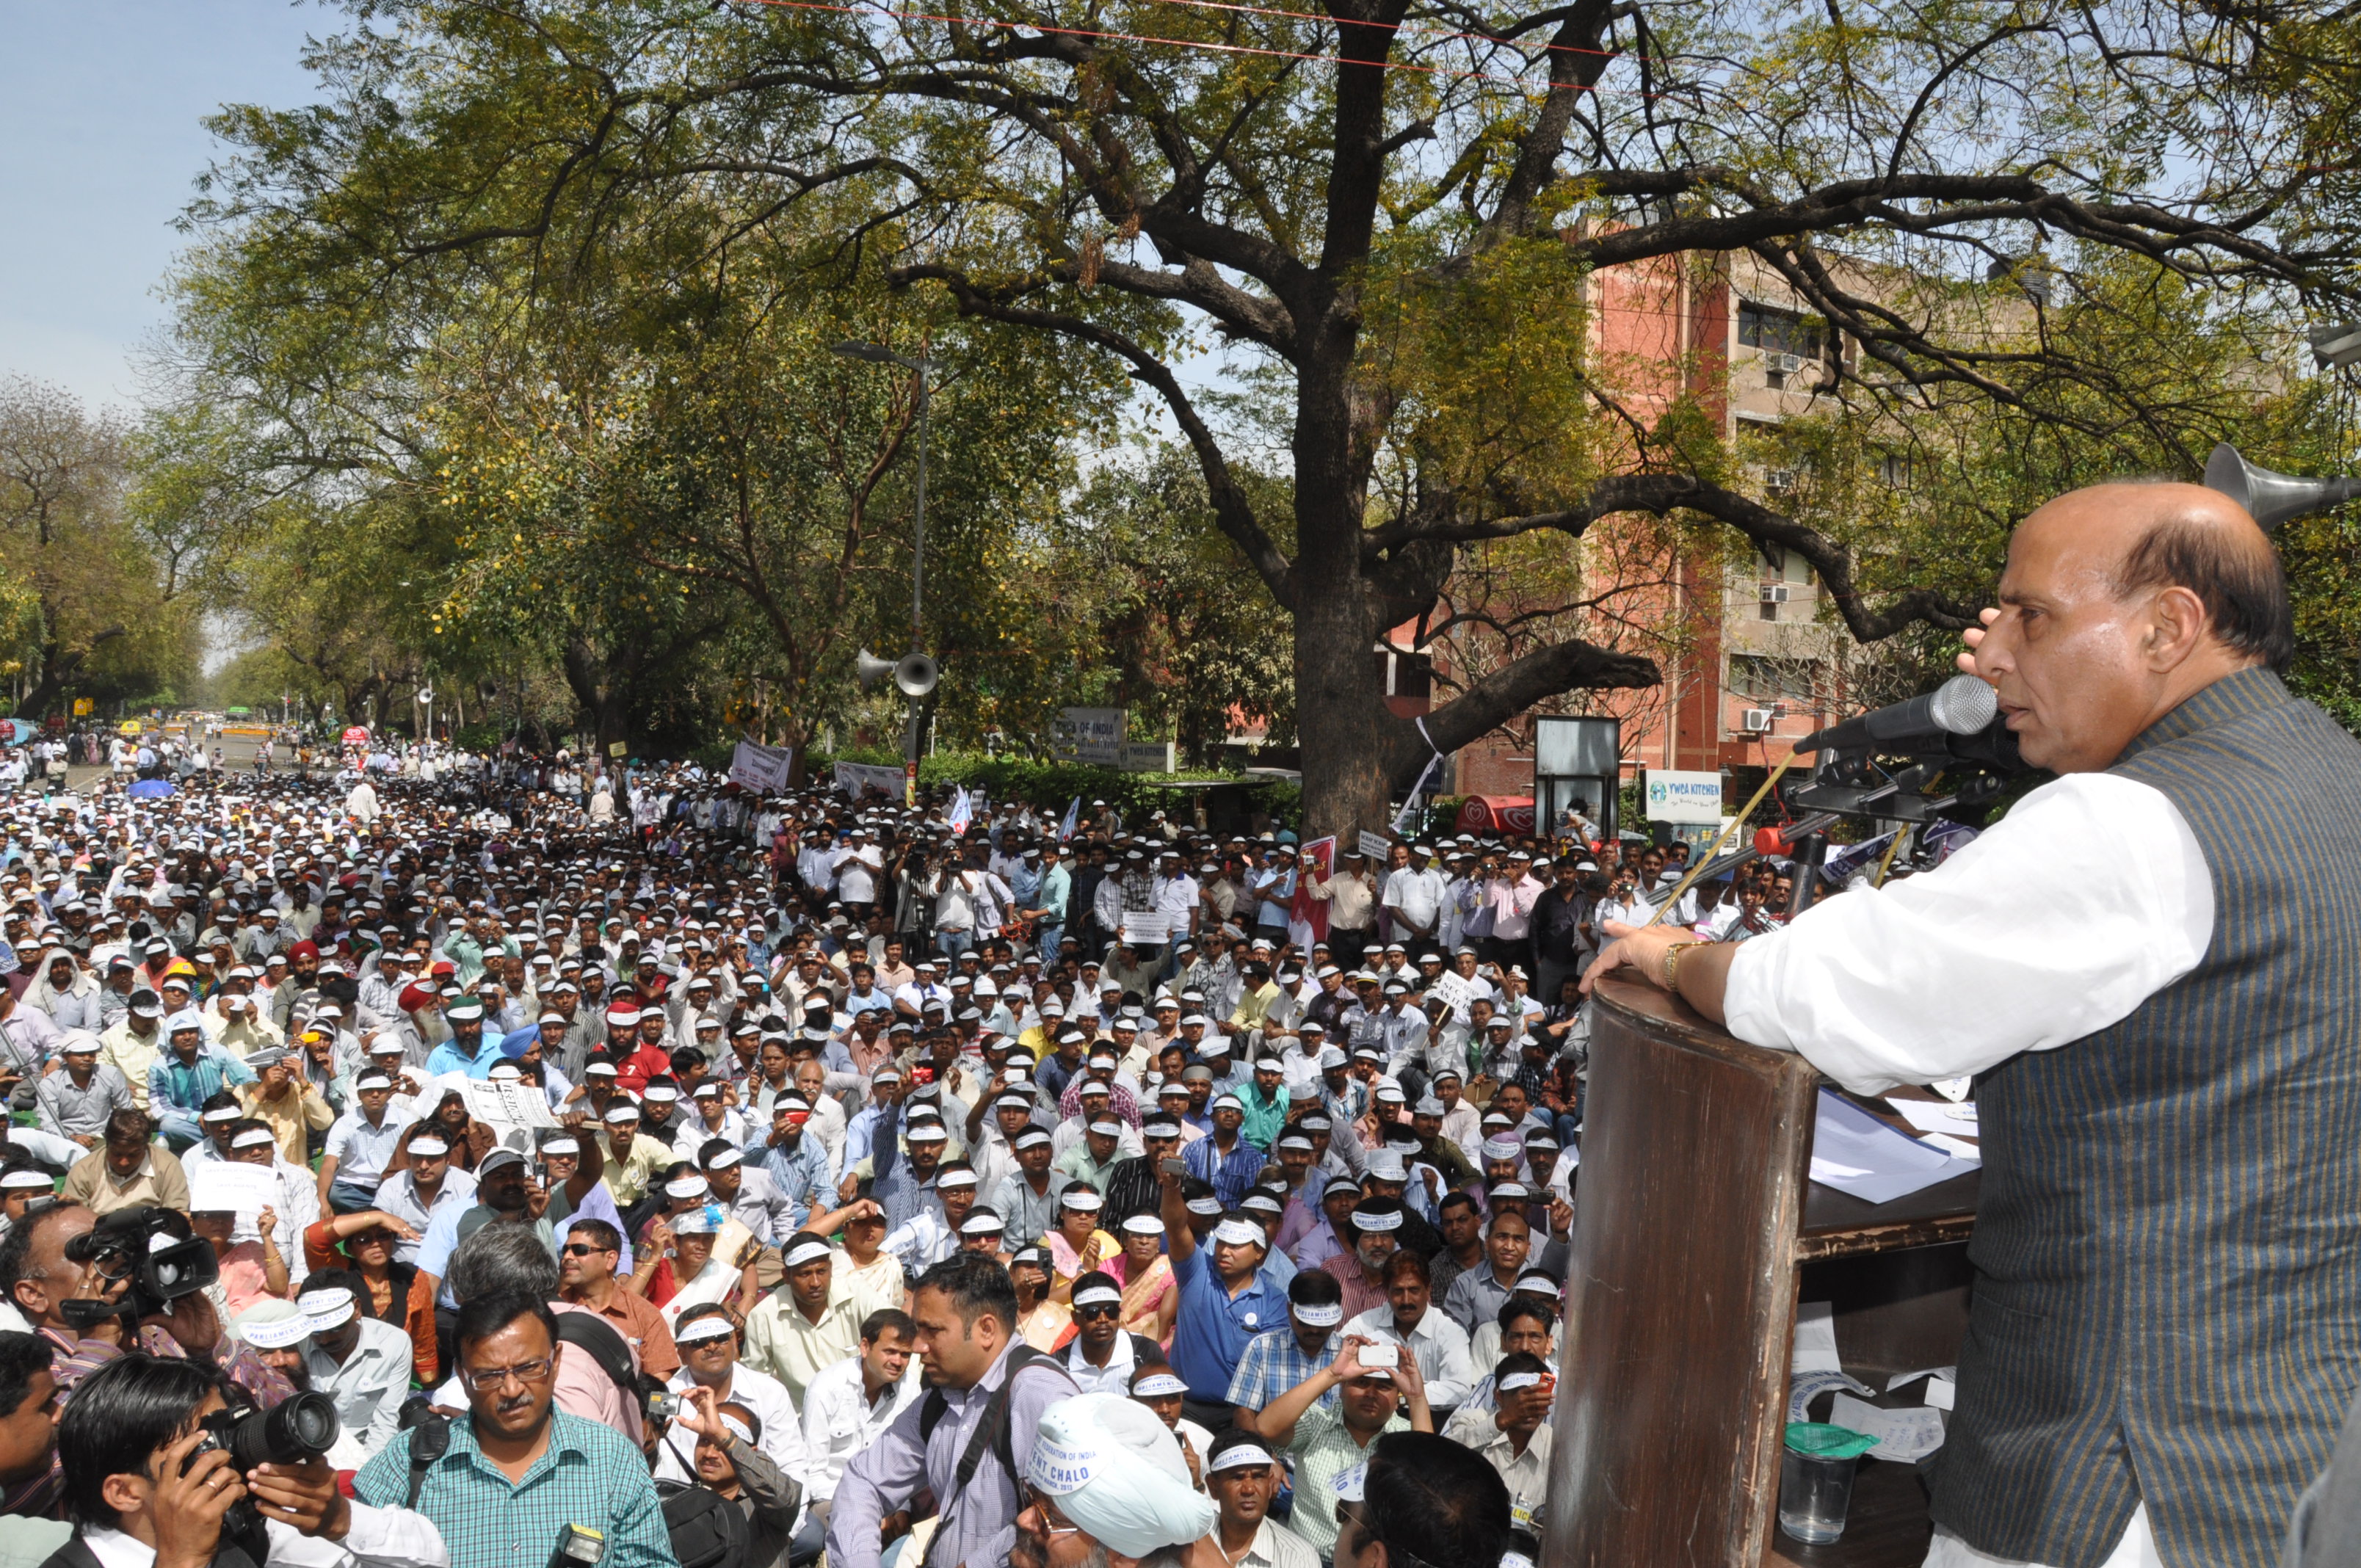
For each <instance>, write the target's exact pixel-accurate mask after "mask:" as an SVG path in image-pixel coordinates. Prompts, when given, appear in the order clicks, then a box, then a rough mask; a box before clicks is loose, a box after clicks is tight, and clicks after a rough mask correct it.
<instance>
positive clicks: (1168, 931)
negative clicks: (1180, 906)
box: [1123, 909, 1172, 948]
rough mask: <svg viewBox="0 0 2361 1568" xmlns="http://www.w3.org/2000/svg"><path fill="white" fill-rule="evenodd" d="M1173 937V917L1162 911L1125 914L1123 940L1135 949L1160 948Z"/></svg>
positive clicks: (1153, 910)
mask: <svg viewBox="0 0 2361 1568" xmlns="http://www.w3.org/2000/svg"><path fill="white" fill-rule="evenodd" d="M1171 935H1172V916H1170V915H1168V914H1166V913H1165V912H1164V911H1163V910H1160V909H1126V910H1125V911H1124V912H1123V939H1124V940H1125V941H1126V942H1128V943H1130V944H1131V945H1132V946H1133V947H1135V948H1160V947H1162V946H1163V945H1164V943H1165V942H1166V941H1167V940H1168V939H1169V938H1170V937H1171Z"/></svg>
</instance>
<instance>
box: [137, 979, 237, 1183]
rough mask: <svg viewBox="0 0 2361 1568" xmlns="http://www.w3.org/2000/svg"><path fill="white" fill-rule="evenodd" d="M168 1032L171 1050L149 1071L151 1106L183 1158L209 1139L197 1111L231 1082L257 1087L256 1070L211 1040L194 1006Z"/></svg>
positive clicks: (177, 1016)
mask: <svg viewBox="0 0 2361 1568" xmlns="http://www.w3.org/2000/svg"><path fill="white" fill-rule="evenodd" d="M164 1033H165V1036H166V1037H167V1039H168V1040H169V1041H170V1047H169V1048H168V1049H167V1050H166V1051H165V1052H164V1054H163V1055H162V1056H160V1057H159V1058H156V1061H155V1063H154V1064H153V1065H152V1066H150V1067H149V1068H148V1111H149V1113H151V1114H152V1115H154V1116H155V1118H156V1119H157V1121H158V1122H159V1123H161V1124H163V1129H164V1141H165V1142H166V1143H168V1144H170V1146H171V1147H172V1152H173V1153H174V1154H178V1153H180V1152H181V1150H182V1149H185V1148H188V1147H189V1146H192V1144H194V1143H195V1142H196V1141H197V1140H198V1139H200V1138H202V1137H203V1136H204V1128H203V1126H202V1125H200V1124H199V1123H198V1121H197V1113H199V1112H201V1111H203V1109H204V1105H205V1102H206V1101H208V1100H210V1099H212V1098H213V1097H214V1095H216V1094H218V1093H220V1092H221V1091H222V1090H223V1089H225V1087H227V1086H228V1085H230V1084H233V1083H252V1082H253V1081H254V1069H252V1068H250V1067H247V1065H246V1064H245V1063H244V1062H242V1061H240V1060H238V1059H237V1058H236V1057H234V1056H231V1055H230V1054H229V1053H228V1052H227V1051H225V1050H223V1049H222V1048H221V1047H218V1046H215V1045H213V1044H211V1043H210V1042H208V1041H207V1040H206V1038H205V1021H204V1019H203V1017H201V1016H199V1014H198V1013H197V1010H196V1009H195V1008H193V1007H184V1008H182V1009H181V1011H180V1012H178V1013H175V1014H172V1015H171V1017H170V1018H168V1019H166V1020H165V1023H164Z"/></svg>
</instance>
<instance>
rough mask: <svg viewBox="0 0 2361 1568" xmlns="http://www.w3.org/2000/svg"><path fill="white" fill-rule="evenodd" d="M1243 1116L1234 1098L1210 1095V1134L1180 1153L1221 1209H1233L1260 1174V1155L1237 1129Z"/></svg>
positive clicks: (1227, 1094)
mask: <svg viewBox="0 0 2361 1568" xmlns="http://www.w3.org/2000/svg"><path fill="white" fill-rule="evenodd" d="M1245 1124H1246V1107H1245V1106H1243V1105H1241V1104H1239V1103H1238V1097H1237V1096H1236V1095H1235V1094H1229V1093H1222V1094H1216V1095H1214V1096H1213V1132H1212V1133H1211V1134H1209V1135H1206V1136H1204V1137H1202V1138H1199V1139H1198V1140H1197V1141H1196V1142H1195V1143H1192V1144H1191V1145H1189V1146H1187V1147H1186V1148H1183V1149H1182V1150H1181V1151H1180V1158H1181V1161H1182V1162H1183V1163H1184V1164H1186V1165H1187V1166H1188V1168H1189V1174H1190V1175H1191V1176H1193V1177H1195V1178H1196V1179H1198V1180H1200V1181H1202V1182H1206V1183H1209V1184H1210V1185H1211V1186H1212V1187H1213V1194H1214V1196H1215V1197H1217V1198H1219V1199H1221V1201H1222V1207H1223V1208H1224V1209H1235V1208H1236V1207H1237V1206H1238V1200H1240V1199H1241V1198H1244V1197H1245V1196H1246V1189H1247V1188H1249V1187H1252V1186H1253V1185H1254V1179H1255V1178H1256V1177H1257V1176H1259V1175H1261V1174H1262V1168H1263V1152H1262V1150H1260V1149H1258V1148H1257V1147H1255V1146H1254V1145H1252V1144H1250V1143H1248V1142H1246V1137H1245V1135H1244V1134H1243V1133H1242V1132H1241V1130H1240V1129H1241V1128H1243V1127H1244V1126H1245Z"/></svg>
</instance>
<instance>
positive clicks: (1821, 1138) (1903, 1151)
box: [1812, 1089, 1978, 1203]
mask: <svg viewBox="0 0 2361 1568" xmlns="http://www.w3.org/2000/svg"><path fill="white" fill-rule="evenodd" d="M1977 1163H1978V1162H1977V1161H1975V1160H1972V1159H1961V1158H1960V1157H1957V1156H1955V1155H1949V1154H1946V1153H1944V1152H1943V1151H1942V1150H1940V1149H1938V1148H1931V1147H1929V1146H1927V1145H1926V1144H1923V1143H1921V1142H1919V1141H1918V1140H1917V1139H1916V1138H1914V1137H1911V1136H1909V1135H1906V1134H1904V1133H1900V1132H1897V1131H1895V1130H1894V1128H1892V1127H1890V1126H1888V1125H1886V1124H1884V1123H1883V1122H1881V1121H1879V1120H1878V1119H1877V1118H1876V1117H1874V1116H1872V1115H1871V1114H1870V1113H1868V1112H1866V1111H1864V1110H1862V1109H1861V1107H1860V1106H1858V1105H1855V1104H1853V1103H1852V1102H1850V1101H1848V1100H1845V1099H1843V1098H1841V1097H1840V1096H1839V1095H1836V1094H1833V1093H1831V1092H1829V1091H1828V1090H1825V1089H1823V1090H1821V1091H1820V1102H1819V1111H1818V1115H1817V1119H1816V1120H1815V1121H1814V1123H1813V1127H1812V1179H1813V1180H1814V1181H1817V1182H1818V1183H1819V1184H1820V1185H1822V1186H1823V1187H1833V1188H1835V1189H1836V1190H1838V1191H1839V1192H1843V1193H1848V1194H1850V1195H1851V1196H1852V1197H1855V1198H1858V1199H1860V1200H1861V1201H1862V1202H1864V1203H1891V1202H1893V1201H1894V1200H1895V1199H1896V1198H1906V1197H1908V1196H1909V1195H1910V1194H1911V1193H1913V1192H1916V1191H1918V1190H1921V1189H1923V1188H1928V1187H1932V1186H1934V1185H1936V1184H1937V1183H1938V1182H1943V1181H1949V1180H1950V1179H1952V1178H1953V1177H1955V1176H1964V1175H1966V1174H1967V1173H1968V1172H1969V1171H1971V1170H1973V1169H1975V1168H1976V1166H1977Z"/></svg>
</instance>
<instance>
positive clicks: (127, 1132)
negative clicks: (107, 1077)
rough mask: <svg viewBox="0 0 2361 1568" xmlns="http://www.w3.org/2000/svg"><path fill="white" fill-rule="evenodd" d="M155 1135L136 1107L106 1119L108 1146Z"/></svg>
mask: <svg viewBox="0 0 2361 1568" xmlns="http://www.w3.org/2000/svg"><path fill="white" fill-rule="evenodd" d="M155 1135H156V1124H155V1123H153V1122H151V1121H149V1120H148V1113H147V1112H145V1111H141V1110H138V1109H137V1108H136V1107H133V1106H129V1105H126V1106H124V1107H123V1108H122V1109H121V1110H119V1111H117V1112H115V1113H114V1114H113V1115H111V1116H109V1117H107V1119H106V1140H105V1141H106V1142H108V1143H110V1144H131V1143H137V1144H144V1143H146V1142H148V1139H150V1138H152V1137H154V1136H155ZM111 1517H112V1516H110V1518H111Z"/></svg>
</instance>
